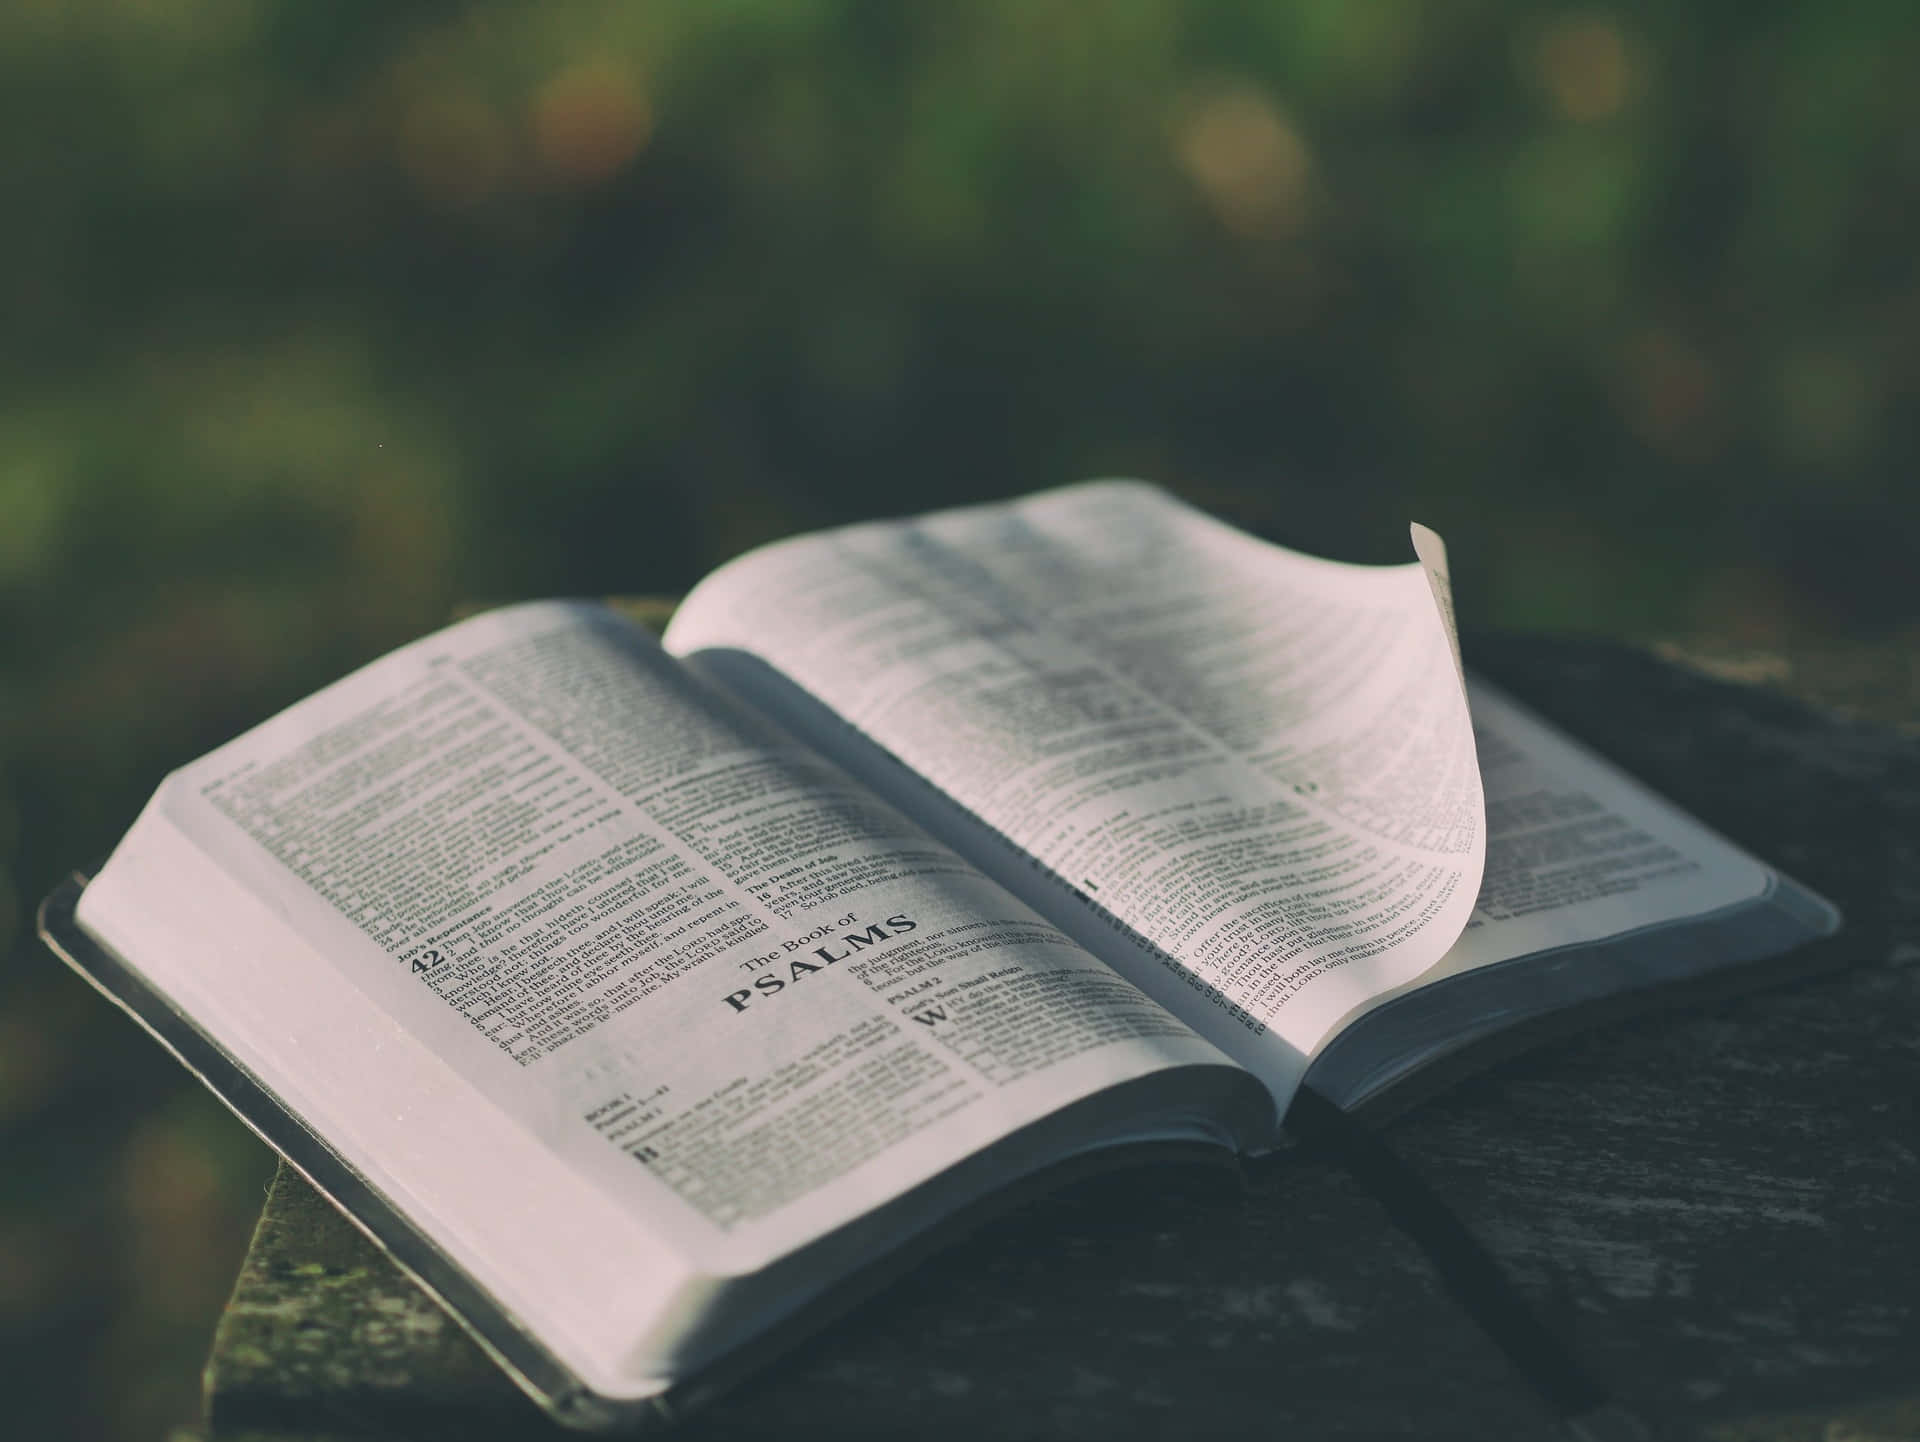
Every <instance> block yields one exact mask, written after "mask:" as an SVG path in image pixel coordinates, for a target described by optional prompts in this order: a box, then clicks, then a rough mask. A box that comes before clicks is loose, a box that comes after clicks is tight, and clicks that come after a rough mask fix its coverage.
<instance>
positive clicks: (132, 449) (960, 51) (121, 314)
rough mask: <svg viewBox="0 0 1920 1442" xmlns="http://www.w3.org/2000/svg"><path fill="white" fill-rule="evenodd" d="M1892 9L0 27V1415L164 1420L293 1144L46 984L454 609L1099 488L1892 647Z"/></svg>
mask: <svg viewBox="0 0 1920 1442" xmlns="http://www.w3.org/2000/svg"><path fill="white" fill-rule="evenodd" d="M1915 54H1920V10H1916V9H1915V7H1913V6H1911V5H1910V4H1907V3H1904V0H1893V3H1883V4H1878V5H1875V4H1871V3H1855V4H1847V5H1834V4H1830V3H1822V0H1800V3H1753V0H1738V3H1736V0H1699V3H1691V4H1678V3H1672V0H1666V3H1621V4H1615V5H1611V6H1607V7H1601V8H1566V7H1559V6H1541V5H1532V4H1524V3H1517V0H1516V3H1501V0H1426V3H1418V0H1368V3H1365V4H1351V3H1338V0H1293V3H1290V4H1287V5H1271V6H1258V5H1246V4H1242V3H1239V0H1218V3H1213V0H1193V3H1176V0H1128V3H1115V4H1111V5H1105V6H1097V7H1089V6H1079V5H1072V4H1067V3H1062V0H974V3H970V4H965V5H951V4H938V5H901V4H894V3H890V0H859V3H856V0H706V3H698V4H693V3H689V4H653V5H644V6H642V5H631V4H624V3H619V0H546V3H542V4H540V5H529V6H513V5H505V4H490V5H489V4H472V5H459V4H452V3H431V4H422V5H412V6H397V5H390V4H386V3H383V0H331V3H327V4H324V5H322V4H306V3H299V0H121V3H109V0H10V3H9V4H8V5H6V6H5V7H3V8H0V196H4V204H3V205H0V215H3V216H4V219H3V221H0V316H3V317H4V321H3V323H0V336H3V337H4V341H3V342H0V862H4V869H0V957H4V958H5V960H4V962H0V1395H4V1396H5V1398H6V1399H7V1400H6V1402H5V1404H4V1405H5V1408H6V1411H7V1413H8V1414H10V1415H11V1417H12V1419H13V1420H15V1421H16V1422H18V1423H19V1424H20V1426H21V1428H22V1431H21V1435H23V1436H24V1435H38V1434H41V1433H45V1434H46V1435H54V1434H56V1433H57V1434H58V1435H64V1436H71V1437H76V1438H89V1437H93V1438H116V1439H117V1438H145V1437H153V1436H156V1435H159V1434H160V1433H161V1432H163V1431H164V1430H165V1429H166V1427H167V1426H169V1425H170V1424H172V1423H174V1422H177V1421H180V1420H182V1419H185V1418H188V1417H190V1416H191V1414H192V1410H193V1401H194V1372H195V1370H196V1368H197V1366H198V1364H199V1361H200V1358H201V1356H202V1354H203V1350H204V1346H205V1341H206V1333H207V1329H208V1327H209V1326H210V1324H211V1320H212V1317H213V1316H214V1314H215V1313H216V1312H217V1310H218V1307H219V1304H220V1302H221V1299H222V1296H223V1293H224V1290H225V1287H226V1286H227V1284H228V1282H229V1280H230V1278H231V1273H232V1267H233V1265H234V1263H235V1261H236V1260H237V1257H238V1254H239V1249H240V1248H241V1247H242V1246H243V1245H244V1239H245V1232H246V1227H247V1224H248V1222H249V1220H250V1217H251V1215H252V1213H253V1212H254V1211H255V1210H257V1205H258V1198H259V1185H260V1182H261V1180H262V1179H263V1177H264V1176H265V1174H266V1170H267V1161H266V1159H265V1158H264V1156H263V1154H262V1153H261V1152H260V1151H259V1149H258V1148H257V1147H256V1146H255V1145H254V1144H253V1143H252V1142H251V1141H250V1140H249V1139H247V1138H246V1137H245V1135H244V1134H243V1133H241V1132H240V1130H239V1129H238V1127H237V1125H236V1124H234V1123H231V1122H230V1121H229V1120H228V1119H227V1118H226V1117H225V1116H224V1114H222V1113H220V1112H219V1111H218V1109H217V1108H216V1107H215V1106H214V1105H213V1104H212V1103H211V1102H209V1101H207V1100H204V1099H203V1098H201V1097H200V1096H199V1095H198V1094H197V1093H195V1092H193V1091H192V1090H189V1089H188V1087H187V1085H186V1083H185V1082H184V1081H183V1079H181V1078H179V1077H177V1076H176V1075H175V1070H174V1068H173V1067H172V1066H171V1065H170V1064H169V1063H168V1062H166V1061H165V1059H164V1058H163V1057H161V1056H160V1055H159V1053H158V1052H157V1049H155V1048H153V1047H152V1046H151V1045H150V1044H148V1043H147V1042H145V1041H144V1040H142V1039H141V1038H139V1037H138V1036H137V1035H136V1034H135V1033H134V1032H133V1030H132V1028H131V1027H130V1026H128V1025H127V1024H126V1023H124V1022H123V1021H121V1020H120V1019H119V1018H118V1017H117V1016H115V1015H113V1014H112V1013H111V1012H109V1010H108V1009H107V1008H106V1007H105V1006H104V1005H103V1004H101V1003H99V1002H97V1001H95V1000H94V999H93V998H92V997H91V996H90V994H88V993H86V992H84V991H83V990H82V989H81V988H80V987H79V985H78V984H77V983H75V982H73V981H71V980H70V979H68V978H67V977H66V976H65V975H64V974H62V973H61V972H59V971H58V970H57V969H56V967H55V966H54V965H53V964H52V963H51V962H50V961H49V960H48V958H47V957H46V956H45V955H44V954H43V953H42V952H41V951H40V950H39V949H38V948H37V946H36V945H35V944H34V943H33V942H32V941H31V940H30V936H29V933H30V929H31V928H30V910H31V907H32V904H33V902H34V900H35V898H37V897H38V896H39V895H41V894H42V893H43V892H44V891H45V890H46V889H47V888H48V887H49V886H50V885H51V883H52V882H53V881H54V880H55V878H56V877H57V876H58V875H59V874H60V873H61V872H62V870H63V869H64V868H67V867H69V866H71V865H73V864H75V863H79V862H85V861H88V860H90V859H93V858H97V857H98V856H100V855H101V854H103V853H104V852H105V850H106V849H107V848H108V847H110V846H111V844H112V842H113V840H114V839H115V838H116V836H117V835H118V834H119V832H120V831H121V830H122V829H123V828H124V827H125V825H126V824H127V823H128V822H129V821H130V820H131V818H132V816H133V814H134V812H135V811H136V810H137V808H138V806H139V805H140V803H141V802H142V801H143V799H144V798H145V796H146V795H147V794H148V792H149V791H150V790H151V788H152V787H153V785H154V784H155V783H156V782H157V781H158V779H159V777H160V776H161V775H162V774H163V773H164V772H165V770H166V769H168V768H169V767H171V766H173V765H175V764H178V763H179V762H181V761H183V760H185V759H187V758H189V757H191V756H192V755H195V754H197V753H199V752H200V751H202V750H204V749H206V748H207V747H209V746H211V745H213V744H215V743H217V742H218V741H220V740H222V739H224V738H225V737H227V736H229V735H231V734H232V733H234V732H235V731H237V730H239V729H241V728H243V727H244V726H246V725H247V724H250V723H251V722H253V721H255V720H258V719H260V718H262V717H263V716H265V715H266V714H268V713H269V712H270V711H272V710H274V709H276V708H277V707H279V706H281V705H283V704H285V703H287V702H289V701H291V700H293V699H294V698H296V697H297V696H298V695H300V694H302V693H303V692H305V691H307V690H309V689H311V688H312V687H314V686H316V685H318V684H320V683H322V682H324V681H326V680H328V679H331V678H332V677H333V676H334V675H336V674H338V673H339V672H341V671H342V670H344V669H346V668H347V667H349V666H351V665H352V664H354V663H355V662H357V661H360V660H363V659H366V658H368V657H370V656H372V655H374V654H376V653H378V652H379V651H381V650H383V649H385V648H387V647H389V646H391V645H393V644H395V643H397V642H399V641H401V640H404V639H406V638H407V637H409V636H411V635H414V634H416V633H418V632H420V631H421V630H423V629H426V628H429V627H431V626H433V625H435V624H437V623H438V622H439V621H441V620H442V619H444V618H445V617H446V615H447V613H448V611H449V609H450V608H451V607H453V606H454V605H455V604H457V603H460V602H464V601H471V600H485V599H506V598H513V597H518V596H523V595H534V594H552V593H600V592H615V591H621V592H636V591H648V592H661V591H672V590H675V589H678V588H682V587H684V586H686V585H687V584H688V583H690V582H691V581H692V580H693V579H695V577H696V576H698V575H699V574H700V573H701V572H702V571H704V570H705V569H706V568H708V567H710V566H711V565H713V564H715V563H717V562H719V561H721V560H723V559H725V558H726V557H727V556H729V555H731V554H733V553H734V552H736V551H738V550H739V549H741V548H743V547H745V546H747V545H749V544H752V543H754V542H757V541H760V540H764V539H767V538H770V537H773V536H777V535H780V534H783V533H786V532H789V531H792V530H794V529H797V528H802V527H811V526H817V525H822V524H828V523H832V522H837V521H842V520H847V519H852V518H856V517H862V516H868V515H873V514H881V513H889V512H898V511H905V510H911V509H919V508H924V507H929V506H936V505H941V504H947V503H954V502H961V501H968V500H975V499H984V498H989V497H995V496H1001V495H1007V494H1011V493H1015V492H1019V491H1023V490H1028V489H1032V488H1036V487H1039V486H1044V485H1049V484H1054V483H1058V482H1061V481H1065V480H1070V479H1075V478H1080V477H1084V476H1087V475H1092V474H1099V473H1132V474H1139V475H1145V476H1148V477H1152V478H1155V479H1158V480H1160V481H1162V482H1164V483H1165V484H1168V485H1170V486H1171V487H1173V488H1175V489H1176V490H1178V491H1180V492H1182V493H1183V494H1185V495H1187V496H1189V497H1192V498H1193V499H1195V500H1197V501H1199V502H1201V503H1203V504H1205V505H1207V506H1210V507H1212V508H1214V509H1216V510H1218V511H1220V512H1222V513H1223V514H1226V515H1228V516H1229V517H1231V518H1233V519H1235V520H1237V521H1239V522H1240V523H1242V524H1244V525H1246V526H1248V527H1251V528H1253V529H1256V530H1259V531H1261V532H1263V533H1265V534H1267V535H1269V536H1272V537H1274V538H1276V539H1279V540H1282V541H1285V542H1288V543H1290V544H1294V545H1298V546H1302V547H1305V548H1309V549H1313V550H1318V551H1321V552H1324V553H1328V554H1333V555H1338V556H1342V557H1346V558H1349V559H1356V560H1362V559H1398V558H1400V557H1401V556H1402V555H1403V553H1404V550H1405V534H1406V532H1405V526H1406V522H1407V520H1408V519H1409V518H1418V519H1421V520H1425V521H1427V522H1429V523H1430V524H1432V525H1434V526H1436V527H1437V528H1438V529H1440V530H1441V531H1442V533H1443V534H1445V535H1446V536H1447V537H1448V538H1449V540H1450V542H1451V545H1452V550H1453V555H1454V560H1455V566H1456V579H1457V583H1458V586H1459V589H1460V592H1461V603H1462V611H1463V614H1464V615H1465V616H1466V618H1467V619H1468V620H1469V621H1470V622H1471V623H1475V624H1481V625H1487V624H1493V625H1506V626H1521V627H1543V628H1574V629H1581V630H1589V631H1598V632H1605V633H1611V634H1615V635H1629V636H1654V635H1681V636H1685V635H1695V634H1707V635H1712V636H1714V637H1717V638H1721V639H1726V640H1731V641H1733V642H1735V643H1742V642H1744V643H1750V644H1754V645H1766V644H1776V643H1780V642H1782V641H1801V642H1804V641H1805V640H1807V639H1808V638H1814V639H1815V640H1818V639H1819V638H1822V637H1841V638H1856V639H1857V638H1865V637H1868V636H1878V637H1882V638H1884V636H1886V635H1888V634H1893V635H1899V634H1906V635H1908V636H1914V637H1920V585H1916V556H1920V493H1917V492H1916V490H1915V487H1914V484H1913V481H1912V475H1913V467H1914V464H1915V460H1916V454H1917V453H1920V434H1917V432H1916V418H1915V417H1916V413H1915V410H1914V407H1913V404H1912V399H1913V394H1914V389H1915V387H1914V382H1915V379H1916V373H1920V275H1916V271H1915V264H1914V257H1915V254H1916V244H1915V243H1916V239H1920V236H1917V235H1916V226H1915V223H1914V220H1915V208H1914V201H1915V195H1916V183H1917V182H1920V88H1916V87H1915V86H1914V84H1913V83H1912V79H1911V74H1910V71H1911V60H1912V57H1913V56H1914V55H1915Z"/></svg>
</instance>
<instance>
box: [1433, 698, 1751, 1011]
mask: <svg viewBox="0 0 1920 1442" xmlns="http://www.w3.org/2000/svg"><path fill="white" fill-rule="evenodd" d="M1470 691H1471V695H1472V703H1473V717H1474V726H1475V730H1476V732H1477V734H1478V736H1479V745H1480V755H1481V763H1482V766H1483V768H1484V774H1485V786H1486V793H1487V832H1488V840H1487V867H1486V876H1485V880H1484V883H1483V885H1482V887H1481V891H1480V898H1479V905H1478V906H1477V907H1476V909H1475V911H1474V916H1473V920H1472V922H1471V923H1470V924H1469V925H1468V927H1467V930H1466V931H1465V933H1463V934H1462V936H1461V937H1460V940H1459V942H1458V943H1457V944H1456V945H1455V946H1454V947H1453V949H1452V950H1451V951H1449V952H1448V953H1447V955H1446V956H1445V957H1444V958H1443V959H1442V960H1441V963H1440V964H1439V966H1437V967H1436V968H1435V969H1434V970H1433V972H1432V973H1431V974H1430V975H1429V976H1426V977H1422V978H1421V981H1422V982H1426V981H1429V980H1438V979H1440V978H1442V977H1447V976H1456V975H1458V974H1460V973H1461V972H1464V971H1471V970H1473V969H1475V968H1476V967H1480V966H1486V965H1489V964H1491V963H1493V962H1496V961H1506V960H1508V959H1510V958H1512V957H1516V956H1528V955H1531V954H1533V953H1536V952H1542V951H1548V950H1551V949H1553V948H1555V947H1560V946H1571V945H1576V944H1579V943H1581V942H1587V941H1593V940H1596V939H1597V938H1600V937H1604V936H1616V935H1619V934H1621V933H1624V932H1628V931H1632V930H1634V929H1635V928H1637V927H1642V926H1652V925H1658V924H1660V923H1663V922H1670V921H1676V920H1679V919H1680V918H1682V917H1688V916H1700V915H1704V914H1706V913H1708V912H1711V911H1716V910H1719V909H1720V908H1722V907H1726V906H1733V905H1736V904H1738V903H1740V902H1743V901H1753V900H1755V899H1757V898H1758V897H1760V896H1761V895H1763V894H1764V893H1765V891H1766V889H1767V884H1768V880H1769V873H1768V871H1767V868H1766V867H1765V866H1763V865H1761V864H1760V862H1758V861H1756V860H1754V858H1752V857H1751V856H1748V855H1747V854H1746V853H1745V852H1743V851H1741V850H1739V849H1738V848H1737V847H1735V846H1733V845H1732V844H1731V843H1729V842H1727V841H1725V840H1724V839H1722V838H1721V837H1719V836H1718V835H1716V834H1715V833H1713V832H1712V831H1709V830H1708V829H1707V828H1706V827H1705V826H1703V825H1701V824H1700V823H1699V822H1698V821H1695V820H1694V819H1693V818H1692V817H1690V816H1688V815H1686V814H1685V813H1684V812H1682V811H1680V810H1679V809H1678V808H1677V807H1674V806H1672V805H1669V804H1668V803H1667V802H1665V801H1662V800H1661V799H1660V798H1659V797H1657V796H1655V795H1654V794H1653V793H1651V792H1649V791H1647V790H1646V789H1645V788H1644V787H1642V786H1640V785H1639V784H1638V783H1636V782H1634V781H1633V780H1631V779H1630V778H1629V777H1627V776H1626V775H1625V774H1624V773H1622V772H1620V771H1619V770H1617V769H1615V768H1614V767H1612V766H1610V765H1608V764H1607V763H1606V762H1604V761H1602V760H1600V759H1599V758H1598V757H1596V756H1594V755H1592V754H1591V753H1590V752H1588V751H1586V750H1584V749H1583V748H1581V747H1579V746H1576V745H1574V744H1572V743H1571V742H1569V741H1567V740H1566V739H1564V738H1562V737H1560V736H1557V735H1556V734H1555V733H1554V732H1553V731H1552V730H1551V729H1550V728H1549V727H1547V726H1545V725H1543V724H1541V723H1540V722H1539V721H1537V720H1535V719H1534V718H1533V717H1532V716H1531V715H1530V714H1529V713H1528V712H1527V711H1526V710H1524V709H1523V708H1522V707H1520V706H1518V705H1516V704H1515V703H1514V702H1512V701H1510V700H1509V699H1507V697H1506V696H1505V695H1504V694H1503V693H1502V692H1500V691H1499V690H1498V689H1497V688H1495V687H1493V686H1489V685H1487V684H1485V683H1484V682H1479V681H1475V682H1472V683H1470Z"/></svg>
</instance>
